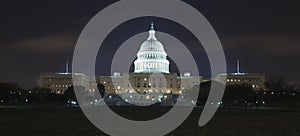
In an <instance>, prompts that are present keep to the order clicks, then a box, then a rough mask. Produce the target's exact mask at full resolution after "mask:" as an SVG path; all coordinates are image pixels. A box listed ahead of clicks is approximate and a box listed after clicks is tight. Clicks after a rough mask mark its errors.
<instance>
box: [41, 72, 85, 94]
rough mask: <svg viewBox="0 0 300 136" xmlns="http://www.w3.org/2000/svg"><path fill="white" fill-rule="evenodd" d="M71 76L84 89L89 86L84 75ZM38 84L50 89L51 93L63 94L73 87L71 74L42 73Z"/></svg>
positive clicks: (75, 74)
mask: <svg viewBox="0 0 300 136" xmlns="http://www.w3.org/2000/svg"><path fill="white" fill-rule="evenodd" d="M73 75H74V81H75V82H77V83H78V84H81V85H82V86H85V87H86V86H89V82H90V79H89V78H88V77H87V76H86V75H84V74H80V73H74V74H73ZM38 82H39V86H40V87H42V88H48V89H50V90H51V93H55V94H64V92H65V91H66V90H67V89H68V88H69V87H71V86H72V85H73V82H72V73H43V74H41V75H40V77H39V80H38ZM77 83H76V84H77Z"/></svg>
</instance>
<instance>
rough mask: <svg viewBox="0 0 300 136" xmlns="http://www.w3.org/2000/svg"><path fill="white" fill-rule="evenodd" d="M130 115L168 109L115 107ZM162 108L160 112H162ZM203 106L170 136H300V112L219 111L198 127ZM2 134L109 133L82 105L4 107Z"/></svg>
mask: <svg viewBox="0 0 300 136" xmlns="http://www.w3.org/2000/svg"><path fill="white" fill-rule="evenodd" d="M113 110H115V111H116V112H118V113H120V114H122V115H123V116H126V117H127V118H133V117H134V118H135V119H136V120H145V119H151V118H155V117H157V116H159V115H161V114H163V113H165V112H166V111H168V109H167V108H162V107H152V108H132V107H131V108H130V107H121V108H120V107H119V108H113ZM158 111H159V112H158ZM200 113H201V109H195V110H194V111H193V112H192V114H191V115H190V117H189V118H188V119H187V120H186V121H185V122H184V123H183V124H182V125H181V126H180V127H178V128H177V129H176V130H174V131H173V132H171V133H170V134H169V135H176V136H177V135H178V136H184V135H187V136H194V135H204V136H205V135H209V136H210V135H218V136H220V135H233V136H242V135H246V136H247V135H248V136H254V135H255V136H260V135H261V136H269V135H270V136H276V135H278V136H283V135H295V136H296V135H300V112H293V111H276V110H224V109H223V110H222V109H221V110H219V111H218V112H217V114H216V115H215V116H214V117H213V119H212V120H211V121H210V122H209V123H208V124H207V125H206V126H204V127H198V125H197V123H198V119H199V116H200ZM0 135H1V136H9V135H16V136H19V135H31V136H32V135H36V136H45V135H51V136H52V135H53V136H60V135H84V136H96V135H105V134H104V133H103V132H101V131H99V130H98V129H97V128H96V127H94V126H93V125H92V124H91V123H90V122H89V121H88V120H87V119H86V118H85V116H84V115H83V113H82V112H81V110H80V109H79V108H27V109H0Z"/></svg>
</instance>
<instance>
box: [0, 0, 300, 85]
mask: <svg viewBox="0 0 300 136" xmlns="http://www.w3.org/2000/svg"><path fill="white" fill-rule="evenodd" d="M114 2H116V1H113V0H91V1H83V0H81V1H80V0H64V1H61V0H60V1H59V0H57V1H56V0H51V1H40V0H39V1H38V0H36V1H32V0H28V1H14V0H7V1H2V2H1V5H0V17H1V21H0V37H1V38H0V82H16V83H19V84H20V85H22V86H23V87H31V86H33V85H36V84H37V78H38V76H39V74H40V73H43V72H63V71H64V67H65V63H66V61H67V60H69V61H71V60H72V55H73V50H74V47H75V44H76V40H77V38H78V36H79V35H80V33H81V31H82V30H83V28H84V26H85V25H86V23H87V22H88V21H89V20H90V19H91V18H92V17H93V16H94V15H95V14H97V13H98V12H99V11H101V10H102V9H103V8H104V7H106V6H108V5H110V4H112V3H114ZM185 2H187V3H189V4H190V5H192V6H194V7H195V8H197V9H198V10H199V11H200V12H201V13H202V14H203V15H204V16H205V17H206V18H207V19H208V21H209V22H210V23H211V25H212V26H213V27H214V29H215V31H216V32H217V34H218V36H219V37H220V40H221V42H222V44H223V48H224V51H225V54H226V59H227V64H228V71H229V72H234V71H235V61H236V59H240V60H241V69H242V71H243V72H260V73H265V74H266V75H267V77H269V78H278V77H282V78H284V79H286V80H299V72H298V70H299V69H300V63H299V60H300V55H299V51H300V26H299V24H300V15H299V13H300V8H299V3H295V2H293V1H279V0H278V1H277V0H275V1H265V2H264V1H261V0H257V1H256V0H249V1H246V0H243V1H224V0H220V1H199V0H189V1H185ZM170 8H171V7H170ZM151 21H154V22H155V24H156V29H157V30H158V31H162V32H167V33H169V34H172V35H174V36H175V37H177V38H179V39H180V40H182V41H183V42H184V43H185V44H186V45H187V46H189V47H190V48H193V47H194V46H196V45H197V44H199V42H198V41H197V40H196V39H195V38H194V37H193V35H191V34H190V33H189V31H187V30H185V29H184V28H183V27H182V26H180V25H178V24H176V23H175V22H172V21H169V20H166V19H159V18H137V19H134V20H130V21H127V22H125V23H124V24H122V25H120V26H119V27H118V28H116V29H115V30H114V31H113V32H112V33H111V34H110V35H109V36H108V37H107V39H106V40H105V42H104V43H103V45H105V46H104V48H103V50H102V51H103V52H105V53H106V55H107V56H108V57H107V58H111V55H110V54H113V53H114V51H115V50H116V49H117V48H118V46H119V45H121V44H122V42H124V41H125V40H126V39H127V38H129V37H131V36H133V35H135V34H137V33H140V32H144V31H147V30H148V29H149V23H150V22H151ZM162 42H163V41H162ZM193 45H194V46H193ZM165 46H167V45H165ZM194 55H195V58H196V60H197V61H198V65H199V67H201V68H199V69H200V72H201V74H202V75H204V76H206V77H207V76H209V66H208V63H207V58H206V54H205V52H203V51H201V49H199V51H198V52H195V53H194ZM109 65H110V60H103V59H101V58H98V61H97V74H98V75H108V74H109V73H110V71H109V68H108V66H109Z"/></svg>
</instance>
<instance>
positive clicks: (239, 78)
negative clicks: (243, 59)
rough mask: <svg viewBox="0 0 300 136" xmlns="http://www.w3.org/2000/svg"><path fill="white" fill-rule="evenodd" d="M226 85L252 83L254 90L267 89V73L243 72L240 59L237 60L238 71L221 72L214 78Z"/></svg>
mask: <svg viewBox="0 0 300 136" xmlns="http://www.w3.org/2000/svg"><path fill="white" fill-rule="evenodd" d="M214 79H215V80H216V81H220V82H221V83H222V82H223V83H224V82H226V85H250V86H251V87H252V88H253V89H254V90H265V75H264V74H261V73H241V72H240V66H239V61H238V62H237V72H236V73H227V74H219V75H217V76H216V77H215V78H214Z"/></svg>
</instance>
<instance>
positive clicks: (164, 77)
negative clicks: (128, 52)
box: [99, 23, 202, 94]
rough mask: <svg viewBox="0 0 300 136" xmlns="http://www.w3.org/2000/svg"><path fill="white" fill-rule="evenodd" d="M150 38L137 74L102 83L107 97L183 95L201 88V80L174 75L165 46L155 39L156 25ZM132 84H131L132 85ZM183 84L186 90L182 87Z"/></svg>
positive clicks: (140, 55) (142, 50)
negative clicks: (133, 94) (160, 94)
mask: <svg viewBox="0 0 300 136" xmlns="http://www.w3.org/2000/svg"><path fill="white" fill-rule="evenodd" d="M148 33H149V36H148V38H147V39H146V41H144V42H143V43H142V45H141V47H140V49H139V51H138V52H137V59H136V60H135V61H134V72H133V73H125V74H122V75H121V74H120V73H114V74H113V75H112V76H101V77H100V78H99V82H100V83H101V84H103V85H104V86H105V92H106V93H107V94H120V93H129V94H130V93H135V92H137V93H141V94H151V93H154V92H156V93H157V92H161V93H164V94H181V93H182V91H184V90H187V89H191V88H192V87H193V86H194V85H200V83H201V80H202V77H201V76H191V75H190V73H188V72H187V73H184V74H183V75H180V76H177V73H170V71H169V65H170V62H169V60H167V53H166V51H165V50H164V46H163V44H162V43H161V42H160V41H158V39H157V38H156V36H155V30H154V24H153V23H151V28H150V30H149V32H148ZM128 81H129V82H128ZM181 84H183V86H181Z"/></svg>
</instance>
